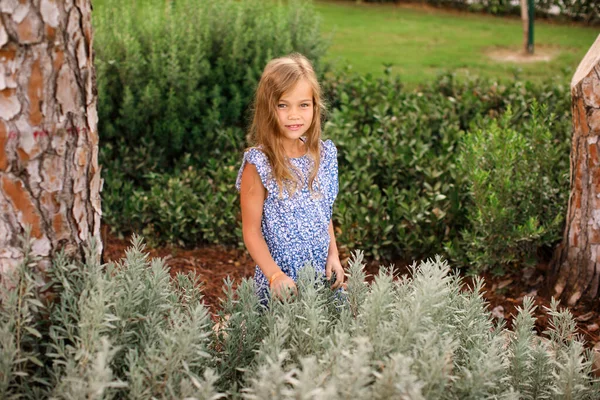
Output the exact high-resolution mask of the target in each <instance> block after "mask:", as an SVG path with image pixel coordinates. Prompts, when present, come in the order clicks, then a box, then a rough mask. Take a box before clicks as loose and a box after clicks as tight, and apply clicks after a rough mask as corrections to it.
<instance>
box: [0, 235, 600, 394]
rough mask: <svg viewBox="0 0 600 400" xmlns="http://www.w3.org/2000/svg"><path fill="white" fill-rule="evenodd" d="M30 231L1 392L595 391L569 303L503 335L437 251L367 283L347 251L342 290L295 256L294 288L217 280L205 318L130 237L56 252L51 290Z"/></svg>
mask: <svg viewBox="0 0 600 400" xmlns="http://www.w3.org/2000/svg"><path fill="white" fill-rule="evenodd" d="M28 243H29V241H28V240H25V242H24V252H25V255H26V256H25V259H24V261H23V263H22V264H21V265H20V266H19V268H18V269H17V270H16V274H15V276H14V278H13V280H14V285H15V288H17V289H16V290H12V291H8V292H2V303H1V304H0V322H1V323H0V333H2V335H1V336H0V356H1V357H0V397H1V398H3V399H4V398H7V399H10V398H54V399H79V398H86V399H112V398H114V399H121V398H127V399H149V398H156V399H161V398H162V399H167V398H169V399H170V398H185V399H219V398H222V397H228V398H232V399H238V398H246V399H352V400H360V399H389V398H393V399H406V400H417V399H598V398H600V395H599V393H600V390H599V389H600V383H599V382H598V381H597V380H593V379H592V378H591V362H590V359H591V357H590V354H589V353H588V352H586V351H584V345H583V343H582V341H581V339H580V338H579V337H578V336H577V335H576V329H575V328H576V327H575V323H574V321H573V318H572V316H571V314H570V313H569V311H568V310H561V309H559V307H558V304H556V303H553V304H552V306H551V307H550V309H549V311H548V312H549V315H550V316H551V322H550V329H549V330H548V332H546V333H545V335H544V337H538V336H536V335H535V334H534V330H533V327H534V322H535V321H534V319H533V317H532V312H533V310H534V305H533V301H532V300H531V299H529V298H526V299H525V300H524V302H523V307H522V309H521V310H519V313H518V315H517V316H516V318H515V320H514V330H513V331H512V332H511V331H508V330H506V329H504V325H503V324H502V323H501V324H497V325H495V324H493V323H492V319H491V316H490V313H489V312H488V311H487V308H486V304H485V302H484V300H483V298H482V296H481V291H482V288H483V282H482V280H480V279H474V281H473V286H472V287H471V288H467V287H465V286H464V283H463V282H462V280H461V279H460V278H459V277H458V276H456V275H452V274H451V273H450V268H449V266H448V264H447V262H446V261H444V260H442V259H441V258H436V259H431V260H427V261H424V262H421V263H420V264H419V265H417V264H414V265H413V266H412V267H411V269H410V274H409V275H410V276H402V277H397V276H394V275H393V269H392V268H382V269H381V270H380V272H379V273H378V275H377V276H376V277H375V279H374V282H373V283H372V284H370V285H367V284H365V283H364V281H365V273H364V271H363V264H362V260H363V258H362V254H361V253H356V254H355V255H354V257H353V259H352V260H351V261H350V265H349V268H348V272H349V274H348V275H349V276H348V280H347V282H348V288H347V291H346V292H342V293H340V292H338V291H331V290H329V287H328V285H327V284H326V283H325V284H323V282H325V280H324V279H323V277H322V276H315V273H314V269H313V268H312V267H310V266H307V267H306V268H305V269H304V270H303V271H302V273H301V274H300V275H299V279H298V289H299V290H298V295H297V296H293V297H290V298H287V299H285V300H273V301H271V302H270V304H269V305H268V307H264V306H262V305H260V303H259V302H258V299H257V297H256V295H255V293H254V284H253V282H252V281H250V280H245V281H243V282H241V283H240V285H239V286H238V287H237V288H235V289H234V286H233V283H232V282H231V281H228V282H226V285H225V289H224V290H225V299H224V301H223V304H222V310H221V312H220V314H219V315H218V321H217V323H216V324H215V325H214V326H213V323H212V321H211V319H210V317H209V314H208V312H207V309H206V307H205V306H204V305H203V304H202V296H201V293H200V289H199V285H198V282H197V280H196V278H195V277H193V276H192V277H189V276H184V275H178V276H176V277H175V278H174V279H171V278H170V276H169V273H168V270H167V269H166V268H165V266H164V264H163V262H162V261H161V260H158V259H155V260H151V261H150V260H149V259H148V256H147V255H146V254H144V253H143V250H144V246H143V244H142V241H141V239H140V238H139V237H135V238H134V239H133V246H132V248H131V249H129V250H128V251H127V255H126V257H125V259H123V260H122V261H121V262H119V263H118V264H108V265H101V264H100V263H99V262H98V261H97V260H95V259H93V258H92V257H91V254H95V252H94V251H90V252H88V254H87V261H86V263H85V264H84V265H81V264H75V263H72V262H70V261H68V260H67V259H66V258H65V257H63V256H57V257H56V259H55V260H54V263H53V265H52V267H51V268H49V270H48V271H47V275H48V278H49V280H50V281H49V283H48V285H47V286H50V287H51V288H52V294H53V295H54V296H55V298H54V301H52V302H47V301H45V300H44V297H43V296H42V295H41V293H42V292H44V291H46V289H47V288H48V287H43V288H42V287H40V285H39V284H38V283H37V282H38V281H40V279H39V278H40V274H39V272H38V271H37V270H36V269H35V265H36V260H35V259H34V258H33V257H32V256H31V255H30V251H29V247H28Z"/></svg>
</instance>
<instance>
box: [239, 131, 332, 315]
mask: <svg viewBox="0 0 600 400" xmlns="http://www.w3.org/2000/svg"><path fill="white" fill-rule="evenodd" d="M320 153H321V159H320V166H319V171H318V173H317V177H316V178H315V183H314V186H313V187H314V188H315V190H316V191H317V192H318V193H314V194H311V192H310V190H309V188H308V177H309V174H310V170H311V166H312V163H313V162H312V160H311V158H310V157H309V156H308V154H305V155H304V156H301V157H295V158H290V162H291V163H292V165H294V166H295V167H296V168H298V169H299V170H300V171H301V173H302V176H303V177H302V184H301V185H299V186H298V189H296V192H295V193H294V195H293V196H290V194H289V193H288V191H287V190H286V189H285V188H284V189H283V192H282V197H280V194H279V187H278V185H277V182H276V181H275V179H274V178H273V176H272V175H271V165H270V163H269V160H268V158H267V156H266V155H265V154H264V153H263V152H262V151H261V150H260V149H259V148H256V147H254V148H251V149H248V150H246V152H245V153H244V159H243V161H242V166H241V167H240V170H239V172H238V175H237V180H236V183H235V186H236V189H237V190H238V191H239V190H240V187H241V178H242V171H243V170H244V167H245V166H246V163H251V164H254V165H255V166H256V170H257V171H258V175H259V176H260V180H261V181H262V184H263V186H264V187H265V188H266V189H267V191H268V193H267V198H266V199H265V202H264V206H263V215H262V221H261V229H262V234H263V237H264V238H265V241H266V243H267V247H268V248H269V252H270V253H271V256H272V257H273V260H274V261H275V263H276V264H277V265H278V266H279V268H281V270H282V271H283V272H284V273H285V274H286V275H287V276H289V277H290V278H292V279H293V280H294V282H295V281H296V279H297V274H298V271H299V270H300V269H301V268H303V267H304V266H305V265H306V264H307V263H311V264H312V265H313V267H314V268H315V270H316V271H317V273H322V274H325V263H326V261H327V252H328V250H329V231H328V228H329V222H330V220H331V213H332V210H333V202H334V201H335V198H336V196H337V194H338V163H337V149H336V147H335V145H334V144H333V142H332V141H331V140H327V141H325V142H324V141H321V152H320ZM254 282H255V283H256V293H257V295H258V297H259V298H260V299H261V302H262V303H263V304H265V303H266V302H267V301H268V297H269V291H268V290H269V282H268V280H267V278H266V277H265V276H264V275H263V273H262V271H261V269H260V268H259V266H258V265H257V266H256V268H255V273H254Z"/></svg>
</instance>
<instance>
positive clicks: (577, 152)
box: [552, 36, 600, 305]
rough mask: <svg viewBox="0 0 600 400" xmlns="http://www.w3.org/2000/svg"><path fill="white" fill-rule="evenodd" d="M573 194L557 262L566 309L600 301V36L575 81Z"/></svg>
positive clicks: (559, 289)
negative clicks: (599, 294)
mask: <svg viewBox="0 0 600 400" xmlns="http://www.w3.org/2000/svg"><path fill="white" fill-rule="evenodd" d="M571 96H572V110H573V138H572V143H571V194H570V196H569V207H568V211H567V221H566V227H565V232H564V235H563V241H562V243H561V244H560V246H559V247H558V248H557V250H556V252H555V254H554V259H553V260H552V270H553V274H554V279H555V281H554V282H555V283H554V291H555V294H556V296H557V297H562V299H563V300H566V302H567V304H569V305H574V304H576V303H577V302H578V301H579V300H580V299H582V298H583V299H587V300H593V299H597V298H598V293H599V292H598V290H599V289H600V288H599V283H600V160H599V154H600V141H599V137H600V36H598V38H597V39H596V42H595V43H594V44H593V45H592V47H591V48H590V50H589V51H588V53H587V54H586V56H585V57H584V58H583V60H582V61H581V63H580V64H579V67H578V68H577V71H576V72H575V75H574V76H573V80H572V81H571Z"/></svg>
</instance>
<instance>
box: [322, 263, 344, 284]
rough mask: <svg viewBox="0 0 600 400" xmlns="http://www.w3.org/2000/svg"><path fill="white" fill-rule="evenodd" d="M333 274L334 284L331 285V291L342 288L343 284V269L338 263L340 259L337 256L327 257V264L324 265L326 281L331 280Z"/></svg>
mask: <svg viewBox="0 0 600 400" xmlns="http://www.w3.org/2000/svg"><path fill="white" fill-rule="evenodd" d="M333 272H335V282H333V284H332V285H331V290H335V289H337V288H339V287H340V286H342V283H344V268H343V267H342V263H341V262H340V257H339V256H337V255H333V254H330V255H329V256H328V257H327V264H325V276H326V277H327V280H330V279H331V274H332V273H333Z"/></svg>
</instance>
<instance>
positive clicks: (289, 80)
mask: <svg viewBox="0 0 600 400" xmlns="http://www.w3.org/2000/svg"><path fill="white" fill-rule="evenodd" d="M303 79H305V80H306V81H307V82H308V83H309V84H310V86H311V88H312V92H313V107H314V110H313V118H312V122H311V125H310V127H309V129H308V130H307V131H306V134H305V137H306V140H305V144H306V148H307V155H308V156H309V157H310V158H311V160H312V161H313V164H312V166H313V167H312V170H311V172H310V174H309V178H308V187H309V188H310V190H311V192H312V193H314V192H315V190H314V187H313V185H314V181H315V179H316V176H317V172H318V171H319V163H320V158H321V157H320V144H321V114H322V113H323V112H324V110H325V106H324V104H323V102H322V100H321V87H320V86H319V82H318V81H317V76H316V74H315V71H314V69H313V66H312V65H311V63H310V61H308V59H307V58H306V57H304V56H303V55H302V54H298V53H292V54H290V55H288V56H285V57H281V58H276V59H273V60H271V61H270V62H269V63H268V64H267V66H266V67H265V69H264V71H263V73H262V76H261V78H260V81H259V82H258V87H257V89H256V95H255V98H254V110H253V111H254V113H253V114H254V116H253V119H252V125H251V126H250V131H249V132H248V142H249V143H250V146H252V147H259V146H260V149H261V150H262V151H263V153H264V154H265V155H266V156H267V158H268V160H269V163H270V164H271V169H272V174H273V178H274V179H275V181H276V182H277V186H278V187H279V195H280V196H282V191H283V187H284V186H285V188H286V189H287V190H288V192H289V193H290V194H291V195H293V193H294V192H295V191H296V190H297V189H298V184H299V181H298V178H299V176H294V175H293V174H292V173H291V171H292V170H295V171H297V169H296V168H295V167H294V166H293V165H292V164H291V162H290V161H289V159H288V157H287V156H286V154H285V151H284V148H283V141H282V138H283V132H282V131H281V127H280V125H279V120H278V117H277V104H278V102H279V100H280V99H281V96H283V94H284V93H286V92H287V91H288V90H291V89H292V88H293V87H294V86H295V85H296V84H297V83H298V82H300V81H301V80H303Z"/></svg>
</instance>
